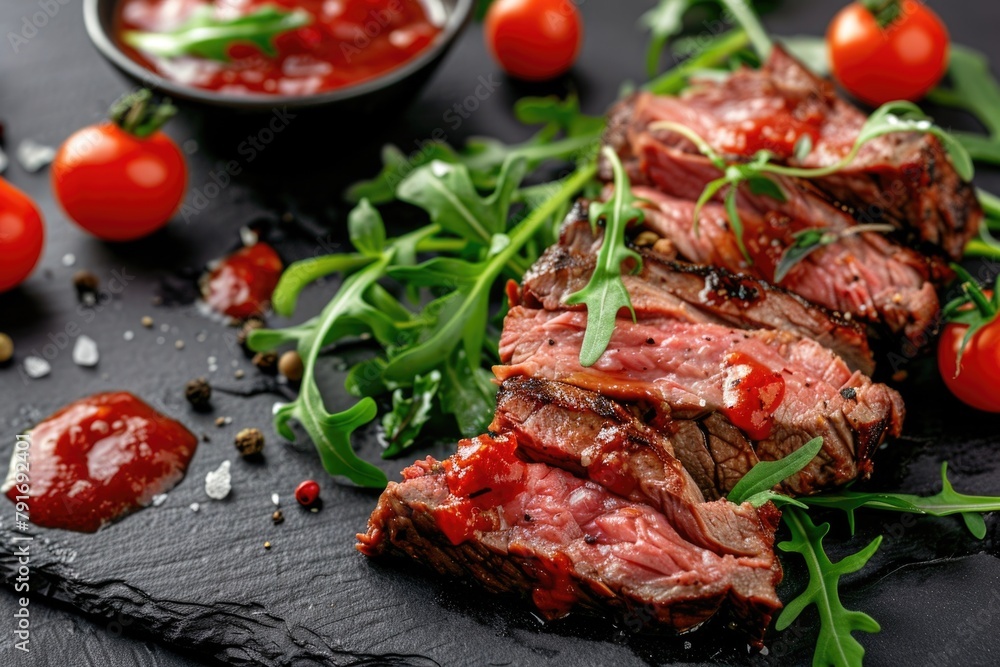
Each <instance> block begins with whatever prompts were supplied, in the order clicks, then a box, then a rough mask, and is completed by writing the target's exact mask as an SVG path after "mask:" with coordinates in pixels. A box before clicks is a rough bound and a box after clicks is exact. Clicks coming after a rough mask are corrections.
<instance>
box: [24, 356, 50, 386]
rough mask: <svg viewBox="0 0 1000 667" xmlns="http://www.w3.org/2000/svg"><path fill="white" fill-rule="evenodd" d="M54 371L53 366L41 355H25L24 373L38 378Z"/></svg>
mask: <svg viewBox="0 0 1000 667" xmlns="http://www.w3.org/2000/svg"><path fill="white" fill-rule="evenodd" d="M51 372H52V366H51V365H50V364H49V362H47V361H45V360H44V359H42V358H41V357H25V359H24V374H25V375H27V376H28V377H30V378H32V379H35V380H37V379H38V378H43V377H45V376H46V375H48V374H49V373H51Z"/></svg>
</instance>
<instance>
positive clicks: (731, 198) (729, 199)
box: [723, 185, 753, 266]
mask: <svg viewBox="0 0 1000 667" xmlns="http://www.w3.org/2000/svg"><path fill="white" fill-rule="evenodd" d="M736 187H737V186H735V185H731V186H730V187H729V192H727V193H726V198H725V199H723V203H724V204H725V207H726V217H727V218H728V219H729V224H730V225H732V227H733V236H735V237H736V245H737V246H739V249H740V253H742V255H743V259H745V260H746V261H747V264H748V265H750V266H753V257H751V256H750V252H749V251H748V250H747V246H746V243H744V241H743V219H742V218H740V210H739V208H738V207H737V206H736Z"/></svg>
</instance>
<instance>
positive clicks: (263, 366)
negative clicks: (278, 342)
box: [253, 352, 278, 375]
mask: <svg viewBox="0 0 1000 667" xmlns="http://www.w3.org/2000/svg"><path fill="white" fill-rule="evenodd" d="M253 365H254V366H256V367H257V369H258V370H259V371H260V372H261V373H264V374H265V375H275V374H276V373H277V372H278V355H276V354H275V353H274V352H258V353H257V354H255V355H254V357H253Z"/></svg>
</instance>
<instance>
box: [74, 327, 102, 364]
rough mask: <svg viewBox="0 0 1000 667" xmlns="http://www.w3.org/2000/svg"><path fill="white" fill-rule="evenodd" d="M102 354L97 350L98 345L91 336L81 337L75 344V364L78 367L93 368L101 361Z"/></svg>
mask: <svg viewBox="0 0 1000 667" xmlns="http://www.w3.org/2000/svg"><path fill="white" fill-rule="evenodd" d="M100 358H101V354H100V352H98V350H97V343H96V342H95V341H94V339H93V338H91V337H90V336H85V335H82V334H81V335H80V336H77V338H76V343H74V344H73V363H74V364H76V365H77V366H86V367H88V368H93V367H94V366H96V365H97V362H98V361H100Z"/></svg>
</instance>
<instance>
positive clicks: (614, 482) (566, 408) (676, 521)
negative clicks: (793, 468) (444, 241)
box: [490, 377, 780, 569]
mask: <svg viewBox="0 0 1000 667" xmlns="http://www.w3.org/2000/svg"><path fill="white" fill-rule="evenodd" d="M490 430H491V431H496V432H500V433H511V434H512V435H514V437H515V438H516V439H517V441H518V449H519V452H520V453H521V455H522V456H523V457H525V458H527V459H529V460H532V461H540V462H543V463H549V464H550V465H554V466H557V467H560V468H563V469H566V470H569V471H571V472H573V473H575V474H576V475H578V476H583V477H587V478H589V479H590V480H591V481H594V482H597V483H598V484H600V485H602V486H603V487H605V488H606V489H608V490H609V491H611V492H613V493H615V494H617V495H619V496H622V497H624V498H628V499H629V500H634V501H636V502H641V503H646V504H649V505H651V506H652V507H653V508H654V509H657V510H659V511H660V512H661V513H662V514H663V515H664V516H666V517H667V520H668V521H669V522H670V525H672V526H673V527H674V528H675V529H676V530H677V532H679V533H680V534H681V535H682V536H683V537H684V538H685V539H686V540H688V541H689V542H691V543H693V544H697V545H698V546H701V547H704V548H706V549H711V550H712V551H714V552H715V553H720V554H732V555H734V556H752V557H754V558H762V559H767V558H771V557H773V553H774V552H773V549H774V533H773V527H772V526H771V517H772V515H773V514H775V513H776V510H774V509H773V508H772V507H770V506H767V507H766V508H761V511H760V513H758V510H755V509H754V508H753V507H752V506H751V505H749V504H744V505H734V504H733V503H730V502H728V501H726V500H717V501H715V502H710V503H706V502H705V499H704V496H703V495H702V493H701V491H700V490H699V489H698V487H697V485H696V484H695V482H694V480H693V479H692V478H691V476H690V475H689V474H688V473H687V471H686V470H685V469H684V466H682V465H681V462H680V461H679V460H678V459H677V458H676V457H675V456H674V449H673V446H672V444H671V441H670V440H669V439H668V438H666V437H665V436H664V434H663V433H662V432H660V431H657V430H656V429H653V428H651V427H650V426H648V425H646V424H644V423H643V422H642V421H641V420H640V419H639V418H637V417H636V416H635V415H634V414H632V413H631V412H629V410H627V409H626V408H625V407H623V406H622V405H621V404H619V403H616V402H614V401H612V400H609V399H607V398H605V397H603V396H601V395H600V394H595V393H594V392H591V391H586V390H584V389H579V388H577V387H573V386H571V385H567V384H563V383H561V382H547V381H545V380H536V379H534V378H524V377H512V378H510V379H508V380H507V381H505V382H504V383H503V385H502V386H501V387H500V391H499V393H498V395H497V413H496V417H495V418H494V420H493V424H491V425H490ZM761 515H763V517H762V516H761ZM774 567H775V568H778V569H780V565H779V564H778V562H777V559H775V560H774Z"/></svg>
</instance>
